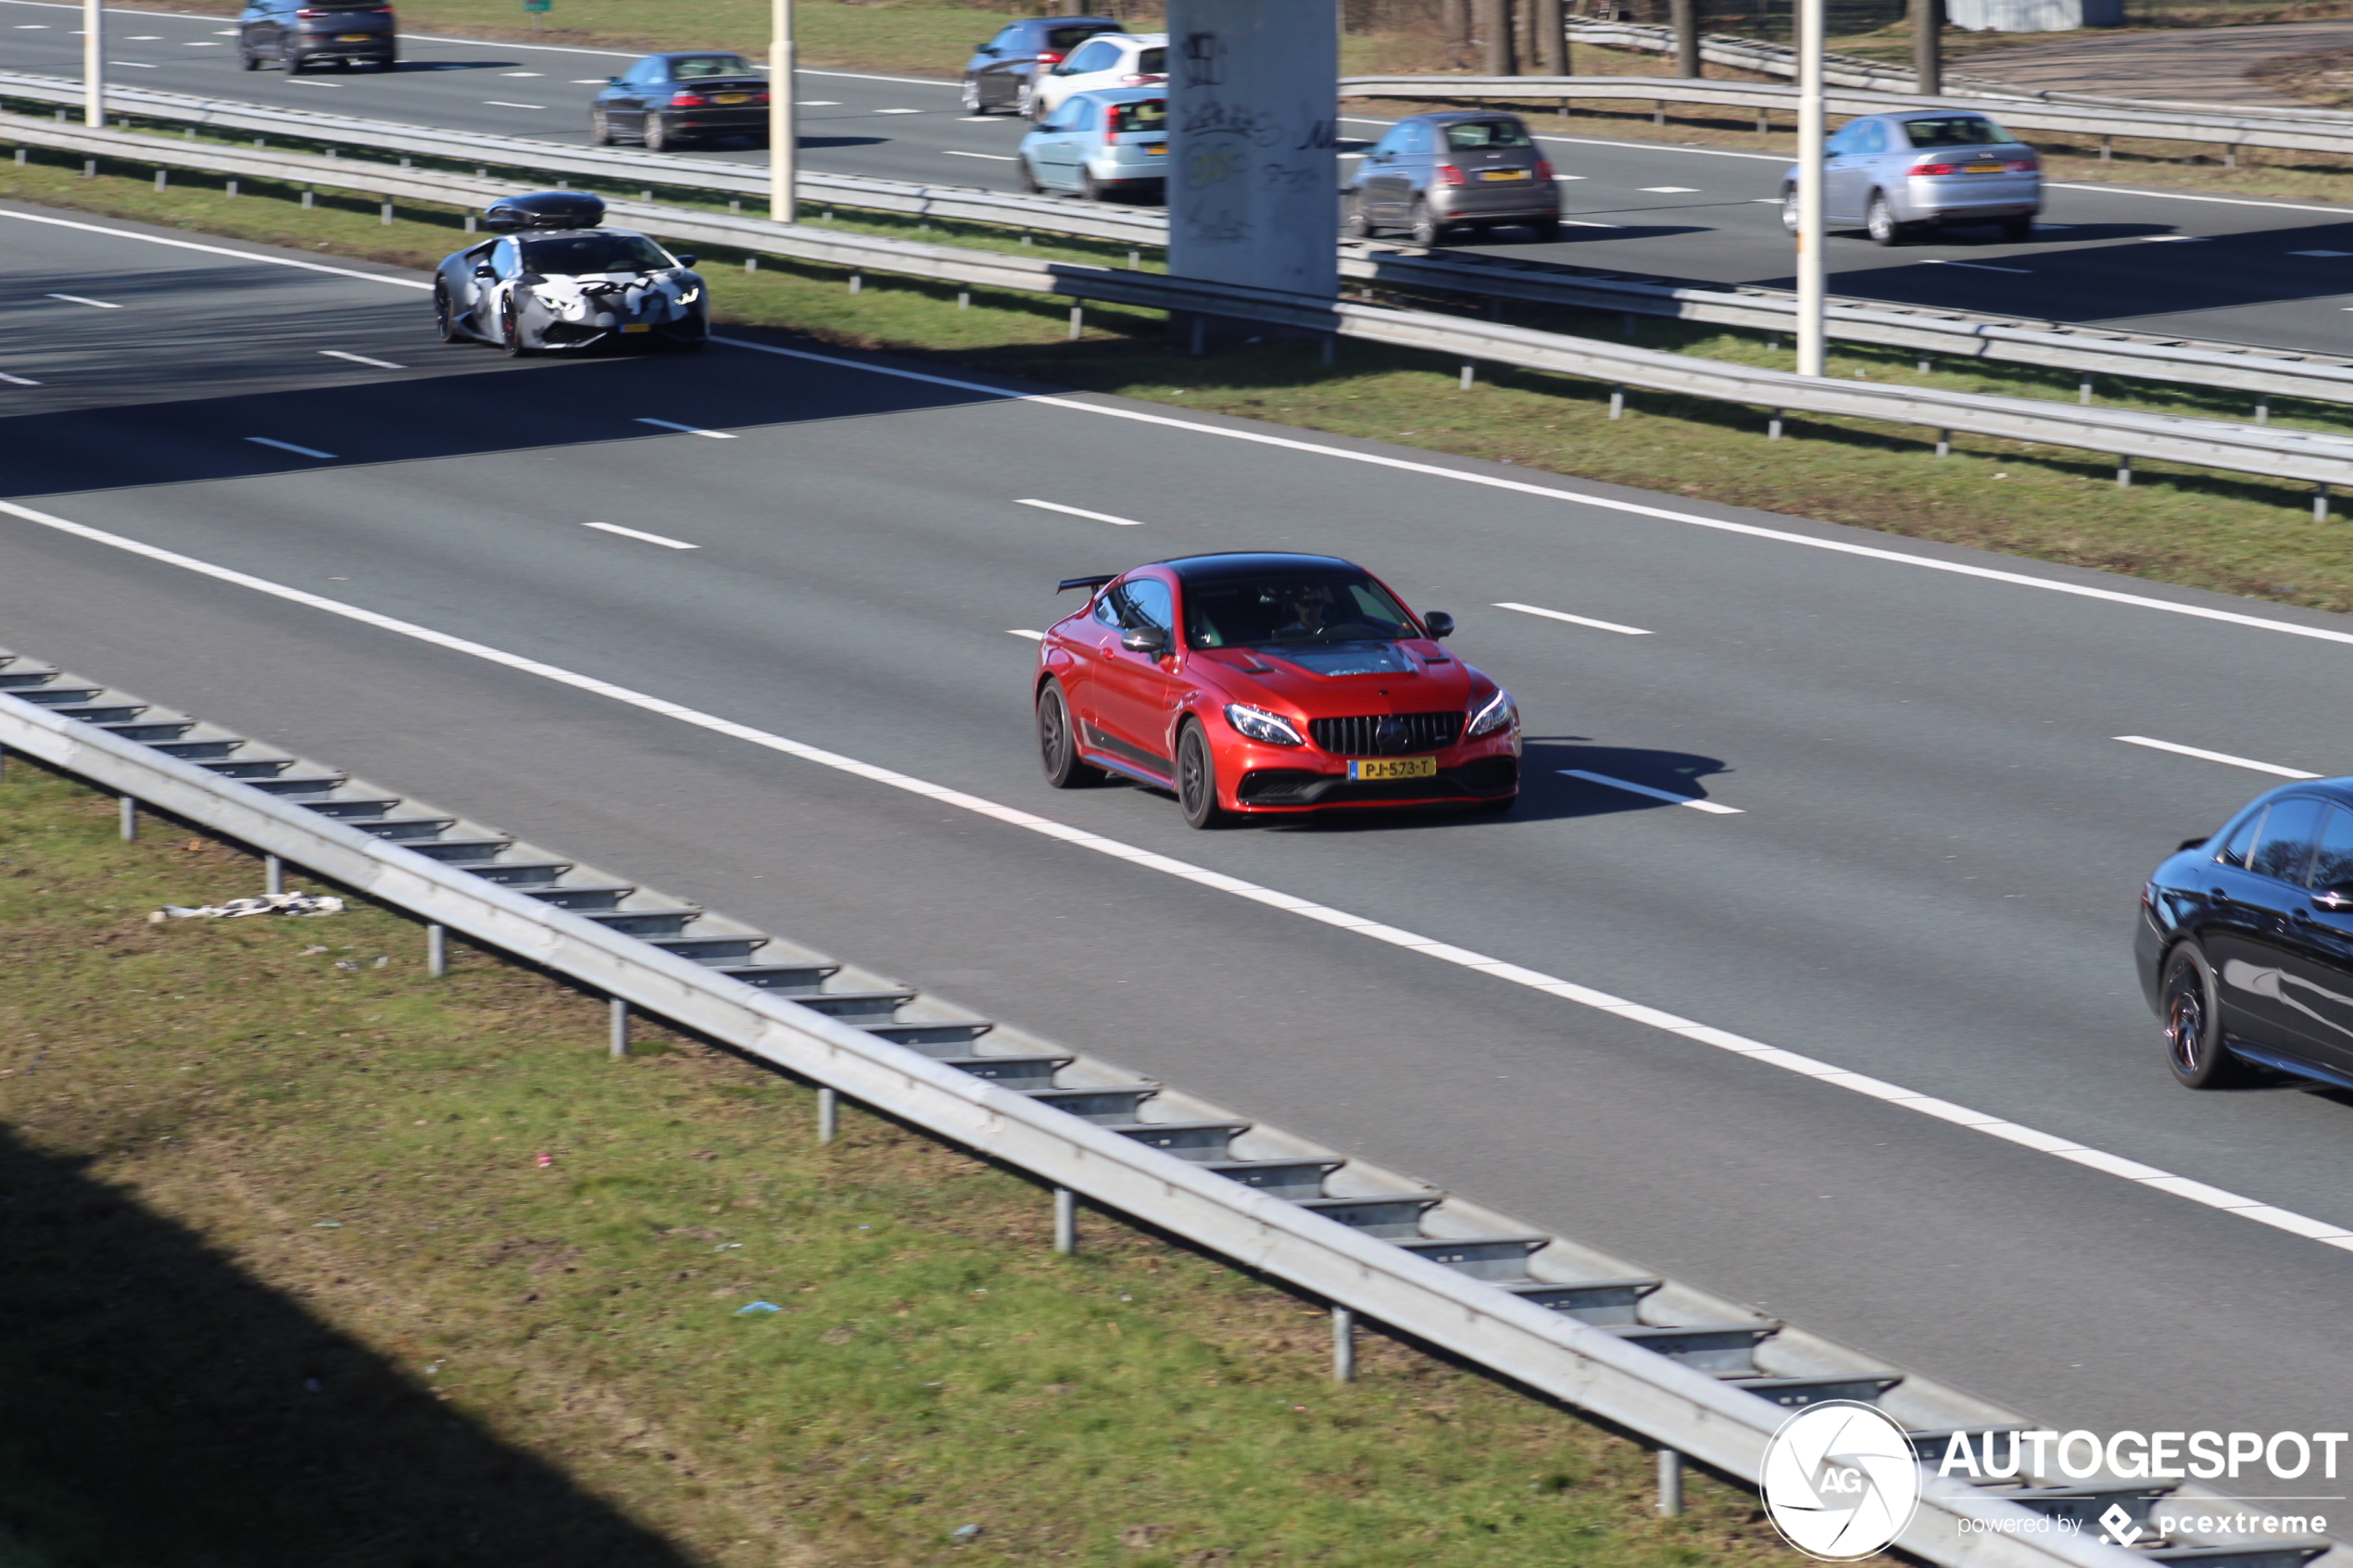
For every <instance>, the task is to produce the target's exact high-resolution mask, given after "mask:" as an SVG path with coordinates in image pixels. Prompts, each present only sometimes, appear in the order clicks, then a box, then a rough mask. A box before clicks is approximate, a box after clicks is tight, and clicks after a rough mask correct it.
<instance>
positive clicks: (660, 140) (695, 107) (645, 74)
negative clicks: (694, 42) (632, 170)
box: [588, 50, 768, 153]
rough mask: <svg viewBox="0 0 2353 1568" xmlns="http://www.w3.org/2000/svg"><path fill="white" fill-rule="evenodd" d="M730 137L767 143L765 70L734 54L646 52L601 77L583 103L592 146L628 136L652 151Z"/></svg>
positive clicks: (609, 142)
mask: <svg viewBox="0 0 2353 1568" xmlns="http://www.w3.org/2000/svg"><path fill="white" fill-rule="evenodd" d="M730 136H740V137H743V138H745V139H747V140H749V141H750V142H751V143H753V144H755V145H758V146H763V147H764V146H766V145H767V144H768V73H767V72H765V71H763V70H761V69H760V68H759V67H758V66H755V65H753V64H752V63H751V62H750V61H749V60H748V59H745V58H744V57H743V56H741V55H728V54H720V53H715V52H712V51H710V50H705V51H702V52H700V53H698V54H686V55H648V56H646V57H645V58H644V59H642V60H639V61H638V62H637V63H636V64H635V65H634V66H631V67H630V68H629V69H627V70H625V71H623V72H622V74H620V75H619V76H613V77H608V78H606V79H605V87H604V90H603V91H602V92H600V93H598V94H597V96H596V97H595V99H594V100H592V101H591V103H590V105H589V108H588V139H589V140H590V141H592V142H594V143H596V144H597V145H598V146H600V147H609V146H610V145H612V144H614V143H615V142H620V141H635V142H642V143H644V144H645V145H646V150H647V151H648V152H649V153H658V152H661V151H662V150H663V149H665V148H669V147H683V146H685V145H686V144H688V143H690V142H707V141H716V140H719V139H722V138H724V137H730Z"/></svg>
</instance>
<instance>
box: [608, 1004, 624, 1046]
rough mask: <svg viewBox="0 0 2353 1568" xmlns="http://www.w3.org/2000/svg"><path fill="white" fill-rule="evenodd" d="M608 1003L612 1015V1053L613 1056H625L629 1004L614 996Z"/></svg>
mask: <svg viewBox="0 0 2353 1568" xmlns="http://www.w3.org/2000/svg"><path fill="white" fill-rule="evenodd" d="M608 1005H609V1010H610V1012H611V1015H612V1045H611V1051H612V1054H613V1056H614V1057H615V1058H620V1057H624V1056H627V1055H628V1054H629V1004H628V1003H627V1002H624V1001H623V1000H622V999H621V998H620V997H612V998H611V999H610V1003H609V1004H608Z"/></svg>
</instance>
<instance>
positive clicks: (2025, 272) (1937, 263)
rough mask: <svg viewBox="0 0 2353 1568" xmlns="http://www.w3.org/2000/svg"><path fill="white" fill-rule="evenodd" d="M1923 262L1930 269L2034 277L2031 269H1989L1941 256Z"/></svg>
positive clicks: (1923, 258) (1973, 262)
mask: <svg viewBox="0 0 2353 1568" xmlns="http://www.w3.org/2000/svg"><path fill="white" fill-rule="evenodd" d="M1921 262H1922V264H1923V265H1925V266H1929V267H1966V268H1968V269H1969V270H1970V271H1972V272H2015V273H2017V274H2018V275H2019V276H2020V277H2021V278H2031V277H2032V276H2033V275H2034V270H2033V269H2032V268H2031V267H1989V266H1987V265H1986V264H1985V263H1984V262H1982V261H1947V260H1945V259H1944V257H1941V256H1930V257H1921Z"/></svg>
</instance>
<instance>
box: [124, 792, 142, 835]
mask: <svg viewBox="0 0 2353 1568" xmlns="http://www.w3.org/2000/svg"><path fill="white" fill-rule="evenodd" d="M138 836H139V802H138V801H137V800H135V799H133V798H132V797H130V796H128V795H126V796H124V797H122V841H123V842H124V843H125V844H129V843H130V842H131V841H132V840H133V839H135V838H137V837H138Z"/></svg>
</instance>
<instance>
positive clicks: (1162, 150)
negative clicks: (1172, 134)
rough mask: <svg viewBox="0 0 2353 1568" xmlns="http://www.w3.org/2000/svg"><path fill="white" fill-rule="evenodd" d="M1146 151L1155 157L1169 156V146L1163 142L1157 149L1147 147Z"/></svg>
mask: <svg viewBox="0 0 2353 1568" xmlns="http://www.w3.org/2000/svg"><path fill="white" fill-rule="evenodd" d="M1144 151H1146V152H1148V153H1150V154H1151V155H1152V157H1167V156H1168V144H1167V143H1165V142H1163V143H1162V144H1160V145H1158V146H1156V147H1146V148H1145V149H1144Z"/></svg>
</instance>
